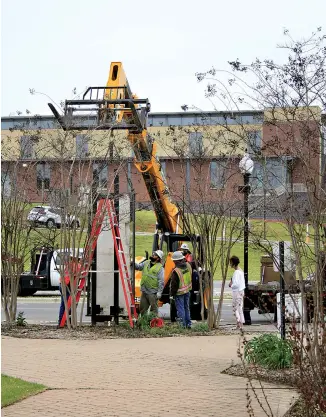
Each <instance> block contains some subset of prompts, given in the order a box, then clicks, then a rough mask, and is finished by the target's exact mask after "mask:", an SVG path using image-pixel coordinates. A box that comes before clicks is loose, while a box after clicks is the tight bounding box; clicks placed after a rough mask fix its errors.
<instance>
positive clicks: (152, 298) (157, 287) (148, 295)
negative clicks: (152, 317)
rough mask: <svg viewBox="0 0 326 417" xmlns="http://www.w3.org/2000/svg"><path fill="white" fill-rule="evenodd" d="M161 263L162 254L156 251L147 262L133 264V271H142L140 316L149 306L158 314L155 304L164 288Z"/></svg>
mask: <svg viewBox="0 0 326 417" xmlns="http://www.w3.org/2000/svg"><path fill="white" fill-rule="evenodd" d="M162 261H163V252H162V251H161V250H157V251H154V252H153V253H152V256H151V257H150V258H149V260H146V261H144V262H141V263H140V264H135V269H137V270H138V271H143V273H142V278H141V281H140V289H141V297H140V305H139V310H140V314H145V313H146V312H147V310H148V308H149V306H150V307H151V311H152V312H153V313H155V314H158V306H157V302H158V300H159V299H160V298H161V297H162V291H163V287H164V268H163V265H162Z"/></svg>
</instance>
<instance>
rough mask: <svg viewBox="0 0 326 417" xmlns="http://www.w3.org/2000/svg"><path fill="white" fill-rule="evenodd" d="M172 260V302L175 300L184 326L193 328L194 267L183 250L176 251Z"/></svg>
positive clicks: (179, 317) (179, 318)
mask: <svg viewBox="0 0 326 417" xmlns="http://www.w3.org/2000/svg"><path fill="white" fill-rule="evenodd" d="M171 259H172V261H173V262H174V264H175V268H174V269H173V271H172V274H171V282H170V302H174V301H175V306H176V309H177V316H178V321H179V322H180V323H182V325H183V327H185V328H189V329H190V328H191V318H190V308H189V301H190V291H191V289H192V269H191V266H190V265H189V263H188V262H186V259H185V257H184V255H183V253H182V252H180V251H177V252H174V253H173V255H172V257H171Z"/></svg>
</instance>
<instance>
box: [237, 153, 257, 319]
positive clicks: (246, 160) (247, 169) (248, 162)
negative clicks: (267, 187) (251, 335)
mask: <svg viewBox="0 0 326 417" xmlns="http://www.w3.org/2000/svg"><path fill="white" fill-rule="evenodd" d="M239 168H240V172H241V174H242V175H243V183H244V185H243V186H241V187H240V191H241V192H243V195H244V198H243V206H244V235H243V247H244V253H243V273H244V279H245V284H246V288H245V299H244V305H243V315H244V319H245V324H247V325H250V324H251V316H250V301H249V299H248V241H249V222H248V220H249V193H250V185H249V179H250V175H251V174H252V172H253V169H254V162H253V160H252V159H251V158H250V156H249V154H248V153H245V155H244V157H243V158H242V159H241V161H240V163H239Z"/></svg>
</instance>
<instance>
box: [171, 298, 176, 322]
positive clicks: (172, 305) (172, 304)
mask: <svg viewBox="0 0 326 417" xmlns="http://www.w3.org/2000/svg"><path fill="white" fill-rule="evenodd" d="M170 320H171V323H175V322H176V321H177V308H176V306H175V302H174V301H172V302H170Z"/></svg>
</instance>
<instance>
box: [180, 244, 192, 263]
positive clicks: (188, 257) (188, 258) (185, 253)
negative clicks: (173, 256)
mask: <svg viewBox="0 0 326 417" xmlns="http://www.w3.org/2000/svg"><path fill="white" fill-rule="evenodd" d="M178 251H181V252H182V254H183V256H184V257H185V259H186V262H189V263H190V262H192V261H193V260H194V258H193V256H192V254H191V252H190V249H189V246H188V245H187V243H183V244H182V245H181V246H180V248H179V249H178Z"/></svg>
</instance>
